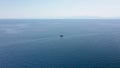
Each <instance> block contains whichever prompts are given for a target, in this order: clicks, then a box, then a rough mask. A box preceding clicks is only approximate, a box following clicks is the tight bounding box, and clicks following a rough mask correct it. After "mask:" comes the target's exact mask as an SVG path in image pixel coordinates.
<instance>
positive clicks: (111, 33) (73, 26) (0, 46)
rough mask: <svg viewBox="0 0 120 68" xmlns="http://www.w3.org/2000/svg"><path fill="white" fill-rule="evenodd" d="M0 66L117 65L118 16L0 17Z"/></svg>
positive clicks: (85, 67)
mask: <svg viewBox="0 0 120 68" xmlns="http://www.w3.org/2000/svg"><path fill="white" fill-rule="evenodd" d="M61 34H63V35H64V37H63V38H60V37H59V35H61ZM0 68H120V20H107V19H106V20H85V19H84V20H37V19H36V20H33V19H31V20H29V19H28V20H25V19H23V20H22V19H21V20H0Z"/></svg>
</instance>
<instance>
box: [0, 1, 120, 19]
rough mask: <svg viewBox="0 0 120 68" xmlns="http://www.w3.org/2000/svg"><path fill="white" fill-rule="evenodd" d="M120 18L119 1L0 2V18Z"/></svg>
mask: <svg viewBox="0 0 120 68" xmlns="http://www.w3.org/2000/svg"><path fill="white" fill-rule="evenodd" d="M79 16H80V17H82V16H84V17H85V16H88V17H90V16H92V17H93V16H95V17H105V18H107V17H120V0H0V18H66V17H79Z"/></svg>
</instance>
